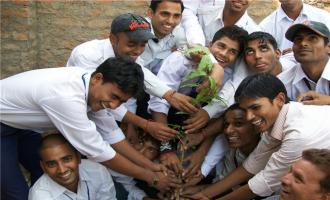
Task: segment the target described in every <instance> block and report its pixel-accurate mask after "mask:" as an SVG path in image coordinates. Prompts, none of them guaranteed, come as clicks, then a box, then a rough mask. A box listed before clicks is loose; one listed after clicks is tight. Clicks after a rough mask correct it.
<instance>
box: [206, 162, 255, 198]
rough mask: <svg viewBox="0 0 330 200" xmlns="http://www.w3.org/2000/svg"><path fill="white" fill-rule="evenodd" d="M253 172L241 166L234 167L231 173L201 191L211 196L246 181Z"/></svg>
mask: <svg viewBox="0 0 330 200" xmlns="http://www.w3.org/2000/svg"><path fill="white" fill-rule="evenodd" d="M252 176H253V174H250V173H249V172H248V171H246V170H245V169H244V167H243V166H240V167H238V168H236V169H235V170H234V171H233V172H232V173H230V174H229V175H228V176H226V177H225V178H224V179H223V180H221V181H218V182H216V183H214V184H212V185H211V186H209V187H207V188H205V189H203V190H202V191H201V193H203V194H205V195H206V196H207V197H209V198H212V197H215V196H216V195H218V194H221V193H223V192H225V191H227V190H229V189H231V188H232V187H234V186H236V185H238V184H240V183H242V182H244V181H247V180H248V179H249V178H251V177H252Z"/></svg>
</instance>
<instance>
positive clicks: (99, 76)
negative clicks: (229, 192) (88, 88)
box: [90, 73, 103, 85]
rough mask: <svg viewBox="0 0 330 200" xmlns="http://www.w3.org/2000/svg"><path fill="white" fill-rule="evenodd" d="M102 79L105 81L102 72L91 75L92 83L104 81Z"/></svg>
mask: <svg viewBox="0 0 330 200" xmlns="http://www.w3.org/2000/svg"><path fill="white" fill-rule="evenodd" d="M102 81H103V74H101V73H96V74H94V75H93V76H92V77H91V80H90V82H91V84H92V85H95V84H97V83H99V82H102Z"/></svg>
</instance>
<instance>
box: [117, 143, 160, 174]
mask: <svg viewBox="0 0 330 200" xmlns="http://www.w3.org/2000/svg"><path fill="white" fill-rule="evenodd" d="M111 146H112V148H114V149H115V150H116V152H117V153H120V154H121V155H123V156H124V157H126V158H127V159H129V160H131V161H132V162H134V163H135V164H137V165H139V166H141V167H144V168H147V169H150V170H152V171H161V168H160V166H159V165H158V164H155V163H153V162H151V161H150V160H149V159H147V158H146V157H144V156H143V155H142V154H141V153H139V152H138V151H136V150H135V149H134V148H133V147H132V146H131V145H130V144H129V143H128V141H127V140H122V141H120V142H117V143H115V144H112V145H111Z"/></svg>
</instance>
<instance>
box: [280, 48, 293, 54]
mask: <svg viewBox="0 0 330 200" xmlns="http://www.w3.org/2000/svg"><path fill="white" fill-rule="evenodd" d="M291 52H292V48H287V49H284V50H283V51H282V56H284V55H285V54H288V53H291Z"/></svg>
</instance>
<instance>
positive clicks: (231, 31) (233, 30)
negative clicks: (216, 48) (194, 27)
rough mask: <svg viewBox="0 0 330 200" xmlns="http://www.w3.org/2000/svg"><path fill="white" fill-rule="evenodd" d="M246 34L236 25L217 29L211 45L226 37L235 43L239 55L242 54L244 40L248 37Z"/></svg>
mask: <svg viewBox="0 0 330 200" xmlns="http://www.w3.org/2000/svg"><path fill="white" fill-rule="evenodd" d="M248 35H249V34H248V32H247V31H246V30H244V29H242V28H240V27H238V26H236V25H233V26H226V27H223V28H221V29H219V30H218V31H217V32H216V33H215V34H214V36H213V39H212V43H214V42H216V41H217V40H219V39H221V38H222V37H225V36H226V37H228V38H230V39H231V40H234V41H237V42H238V44H239V54H241V53H242V52H243V49H244V43H245V39H246V37H247V36H248Z"/></svg>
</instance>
